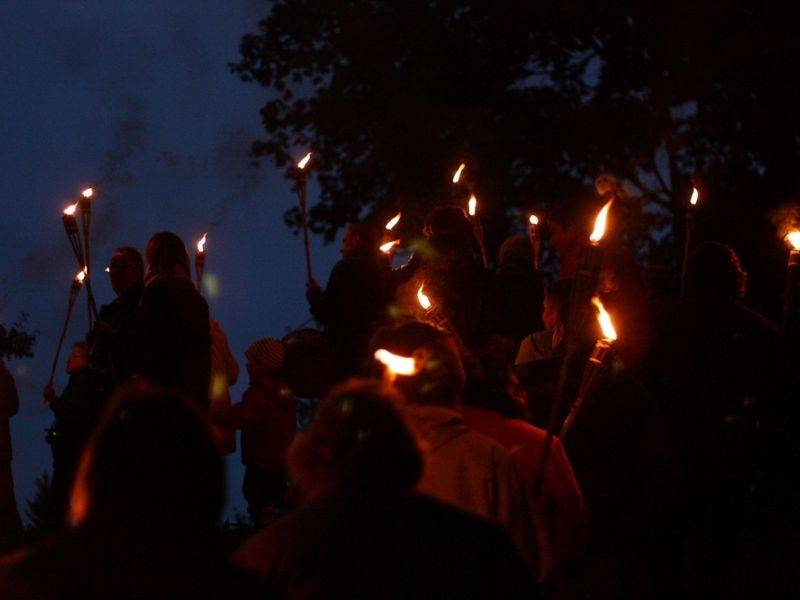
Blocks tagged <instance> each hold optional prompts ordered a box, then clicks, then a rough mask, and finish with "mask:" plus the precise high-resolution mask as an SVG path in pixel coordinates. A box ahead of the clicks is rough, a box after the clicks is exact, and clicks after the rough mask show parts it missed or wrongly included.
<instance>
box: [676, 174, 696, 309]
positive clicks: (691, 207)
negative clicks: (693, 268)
mask: <svg viewBox="0 0 800 600" xmlns="http://www.w3.org/2000/svg"><path fill="white" fill-rule="evenodd" d="M699 199H700V192H698V191H697V188H696V187H693V188H692V195H691V197H690V198H689V204H688V205H687V206H686V235H685V236H684V240H683V262H682V263H681V296H680V297H681V298H683V292H684V291H685V288H686V266H687V264H688V263H689V250H690V249H691V247H692V233H693V230H694V213H695V210H696V209H695V207H696V206H697V201H698V200H699Z"/></svg>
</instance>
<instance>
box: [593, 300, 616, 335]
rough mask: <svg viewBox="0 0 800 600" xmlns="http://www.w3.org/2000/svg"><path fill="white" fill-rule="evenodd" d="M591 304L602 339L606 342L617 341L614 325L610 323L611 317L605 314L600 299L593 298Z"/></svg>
mask: <svg viewBox="0 0 800 600" xmlns="http://www.w3.org/2000/svg"><path fill="white" fill-rule="evenodd" d="M592 304H594V305H595V308H597V322H598V323H600V329H602V330H603V337H604V338H605V339H607V340H610V341H612V342H613V341H614V340H616V339H617V330H616V329H614V324H613V323H612V322H611V317H610V316H609V314H608V313H607V312H606V309H605V307H604V306H603V303H602V302H600V298H598V297H597V296H595V297H594V298H592Z"/></svg>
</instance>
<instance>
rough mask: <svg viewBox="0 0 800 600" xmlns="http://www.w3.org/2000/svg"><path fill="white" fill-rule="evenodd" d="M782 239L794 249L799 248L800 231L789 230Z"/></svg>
mask: <svg viewBox="0 0 800 600" xmlns="http://www.w3.org/2000/svg"><path fill="white" fill-rule="evenodd" d="M784 239H785V240H786V241H787V242H789V244H791V246H792V248H793V249H794V250H800V231H798V230H796V229H795V230H794V231H790V232H789V233H787V234H786V237H785V238H784Z"/></svg>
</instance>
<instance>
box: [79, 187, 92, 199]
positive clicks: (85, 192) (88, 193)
mask: <svg viewBox="0 0 800 600" xmlns="http://www.w3.org/2000/svg"><path fill="white" fill-rule="evenodd" d="M81 196H83V197H84V198H91V197H92V196H94V188H86V189H85V190H83V191H82V192H81Z"/></svg>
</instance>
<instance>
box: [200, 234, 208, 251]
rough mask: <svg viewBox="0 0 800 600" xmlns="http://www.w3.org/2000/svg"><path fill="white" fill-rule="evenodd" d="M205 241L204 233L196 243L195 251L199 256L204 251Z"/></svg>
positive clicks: (206, 238) (206, 236) (205, 235)
mask: <svg viewBox="0 0 800 600" xmlns="http://www.w3.org/2000/svg"><path fill="white" fill-rule="evenodd" d="M206 240H208V233H204V234H203V237H201V238H200V241H199V242H197V251H198V252H199V253H200V254H202V253H203V252H205V251H206Z"/></svg>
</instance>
